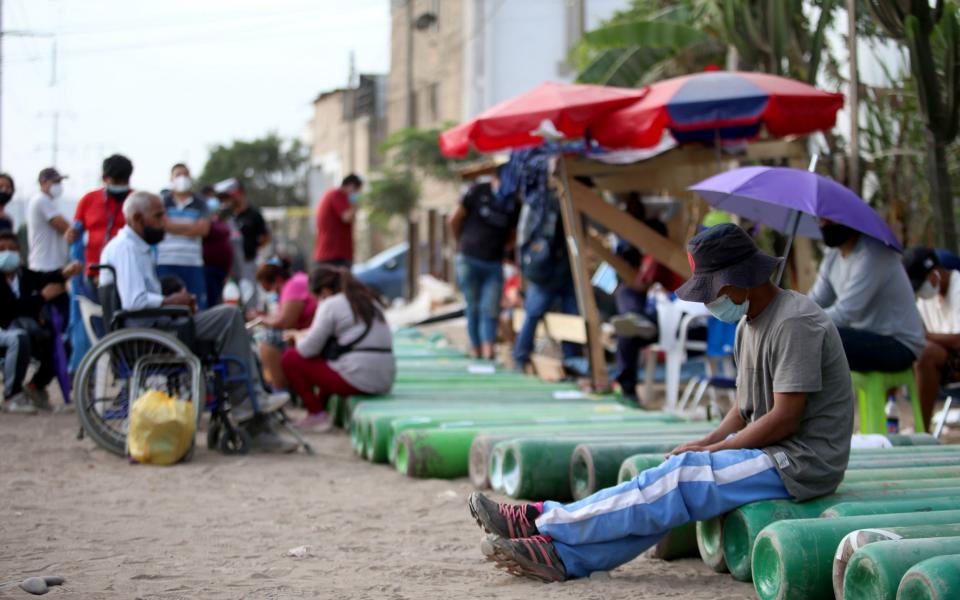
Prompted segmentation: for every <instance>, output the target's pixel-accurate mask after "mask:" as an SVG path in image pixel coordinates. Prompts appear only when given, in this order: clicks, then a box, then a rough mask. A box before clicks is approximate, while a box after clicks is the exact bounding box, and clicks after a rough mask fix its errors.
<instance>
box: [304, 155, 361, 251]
mask: <svg viewBox="0 0 960 600" xmlns="http://www.w3.org/2000/svg"><path fill="white" fill-rule="evenodd" d="M362 188H363V181H361V179H360V178H359V177H357V176H356V175H354V174H352V173H351V174H350V175H347V176H346V177H344V179H343V183H341V184H340V187H338V188H336V189H333V190H330V191H328V192H327V193H326V194H324V195H323V198H321V199H320V205H319V206H318V207H317V241H316V244H315V245H314V250H313V260H314V262H316V263H318V264H325V265H333V266H337V267H350V266H351V265H352V264H353V220H354V218H355V217H356V216H357V200H358V199H359V198H360V190H361V189H362Z"/></svg>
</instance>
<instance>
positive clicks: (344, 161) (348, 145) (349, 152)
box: [309, 75, 387, 202]
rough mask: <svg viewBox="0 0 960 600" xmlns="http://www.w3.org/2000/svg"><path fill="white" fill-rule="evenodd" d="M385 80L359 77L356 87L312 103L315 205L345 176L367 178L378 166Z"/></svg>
mask: <svg viewBox="0 0 960 600" xmlns="http://www.w3.org/2000/svg"><path fill="white" fill-rule="evenodd" d="M386 79H387V78H386V76H384V75H360V77H359V81H358V83H357V85H356V87H353V88H341V89H337V90H332V91H328V92H324V93H322V94H320V95H319V96H317V99H316V100H314V101H313V119H311V121H310V123H309V131H310V138H311V140H310V148H311V151H310V165H311V167H312V169H311V171H312V178H311V179H312V180H311V185H310V196H311V198H313V199H314V202H316V198H318V197H319V195H321V194H322V193H323V192H324V191H326V190H327V189H328V188H330V187H333V186H337V185H339V184H340V181H341V180H342V179H343V178H344V177H345V176H346V175H347V174H349V173H358V174H360V175H361V176H363V177H366V176H368V174H369V173H371V172H373V171H374V170H376V169H377V168H378V167H379V166H380V164H381V162H382V156H381V155H380V153H379V152H378V151H377V147H378V146H379V145H380V144H381V143H382V142H383V140H384V139H385V136H386V119H385V116H386V115H385V98H384V87H385V84H386Z"/></svg>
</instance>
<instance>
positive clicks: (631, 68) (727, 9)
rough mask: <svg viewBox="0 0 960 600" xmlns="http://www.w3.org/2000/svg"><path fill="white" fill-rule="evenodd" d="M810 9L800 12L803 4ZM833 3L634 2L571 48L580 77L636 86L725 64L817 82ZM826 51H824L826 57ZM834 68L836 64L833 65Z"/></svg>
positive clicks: (828, 0) (781, 0)
mask: <svg viewBox="0 0 960 600" xmlns="http://www.w3.org/2000/svg"><path fill="white" fill-rule="evenodd" d="M805 4H806V5H808V7H809V8H811V9H815V10H812V11H805V10H803V8H804V5H805ZM837 4H838V0H807V2H806V3H805V2H804V0H776V1H775V2H770V1H769V0H681V1H679V2H665V1H662V0H634V2H633V4H632V6H631V8H630V9H629V10H627V11H623V12H621V13H617V14H615V15H614V16H613V17H612V18H611V19H610V20H609V21H607V22H606V23H604V25H603V26H602V27H600V28H599V29H597V30H595V31H591V32H589V33H587V34H586V35H585V36H584V39H583V41H582V42H581V44H580V45H579V47H578V48H577V50H576V57H575V58H576V62H577V63H578V65H579V67H580V74H579V80H580V81H582V82H584V83H601V84H607V85H620V86H627V87H633V86H638V85H643V84H646V83H650V82H652V81H656V80H658V79H662V78H664V77H670V76H675V75H682V74H686V73H690V72H696V71H700V70H702V69H703V68H704V67H705V66H707V65H709V64H723V63H724V62H725V60H726V55H727V52H728V49H730V48H734V49H736V51H737V56H738V68H741V69H744V70H748V71H751V70H752V71H765V72H768V73H776V74H781V75H787V76H790V77H793V78H796V79H801V80H804V81H808V82H813V81H815V80H816V78H817V76H818V74H819V72H820V67H821V65H822V58H823V57H824V56H825V53H824V40H825V36H826V32H827V29H828V28H829V26H830V23H831V22H832V19H833V14H834V10H835V9H836V7H837ZM827 56H829V55H827ZM831 66H832V67H835V63H832V64H831Z"/></svg>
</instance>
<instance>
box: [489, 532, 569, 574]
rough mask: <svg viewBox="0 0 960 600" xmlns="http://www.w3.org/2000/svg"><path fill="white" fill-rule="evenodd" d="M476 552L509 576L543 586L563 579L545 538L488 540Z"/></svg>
mask: <svg viewBox="0 0 960 600" xmlns="http://www.w3.org/2000/svg"><path fill="white" fill-rule="evenodd" d="M480 551H481V552H483V555H484V556H486V557H487V560H489V561H491V562H494V563H496V564H497V567H499V568H501V569H503V570H505V571H506V572H508V573H510V574H511V575H516V576H517V577H527V578H529V579H536V580H537V581H542V582H544V583H552V582H554V581H566V580H567V570H566V569H565V568H564V566H563V561H561V560H560V556H559V555H557V549H556V548H554V546H553V542H552V541H551V540H550V538H549V537H547V536H545V535H535V536H533V537H528V538H520V539H515V540H508V539H506V538H502V537H489V538H487V539H485V540H483V542H481V544H480Z"/></svg>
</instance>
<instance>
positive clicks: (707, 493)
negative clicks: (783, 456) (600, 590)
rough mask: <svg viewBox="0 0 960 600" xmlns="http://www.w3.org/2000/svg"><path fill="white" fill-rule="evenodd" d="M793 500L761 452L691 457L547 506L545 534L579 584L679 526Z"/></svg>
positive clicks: (540, 524)
mask: <svg viewBox="0 0 960 600" xmlns="http://www.w3.org/2000/svg"><path fill="white" fill-rule="evenodd" d="M777 498H790V494H789V493H787V489H786V488H785V487H784V486H783V480H781V479H780V475H779V474H778V473H777V469H776V467H774V465H773V461H772V460H770V458H769V457H768V456H767V455H766V454H765V453H764V452H763V451H761V450H724V451H722V452H687V453H685V454H681V455H679V456H673V457H670V459H669V460H667V461H665V462H664V463H663V464H662V465H660V466H658V467H655V468H653V469H648V470H646V471H644V472H643V473H640V474H639V475H637V476H636V477H635V478H633V479H632V480H630V481H627V482H625V483H621V484H620V485H617V486H614V487H610V488H607V489H605V490H600V491H599V492H597V493H595V494H593V495H592V496H589V497H587V498H584V499H583V500H579V501H577V502H574V503H572V504H561V503H559V502H544V505H543V510H544V512H543V514H542V515H540V517H539V518H538V519H537V529H538V530H539V531H540V533H542V534H544V535H548V536H550V537H551V538H553V542H554V545H555V547H556V549H557V554H559V555H560V559H561V560H562V561H563V565H564V567H566V570H567V575H569V576H571V577H586V576H587V575H589V574H590V573H592V572H594V571H609V570H610V569H613V568H614V567H617V566H619V565H622V564H624V563H626V562H628V561H630V560H632V559H634V558H635V557H637V556H639V555H640V553H642V552H643V551H644V550H646V549H647V548H649V547H651V546H653V545H654V544H656V543H657V542H658V541H659V540H660V539H661V538H662V537H663V536H664V535H666V534H667V533H668V532H669V531H670V530H671V529H673V528H674V527H677V526H680V525H683V524H685V523H689V522H690V521H703V520H706V519H710V518H713V517H716V516H718V515H722V514H724V513H726V512H729V511H731V510H733V509H735V508H737V507H738V506H742V505H744V504H747V503H750V502H757V501H759V500H772V499H777Z"/></svg>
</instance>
